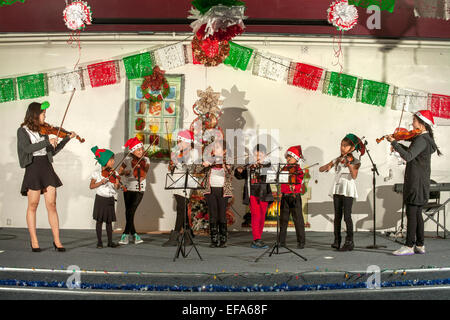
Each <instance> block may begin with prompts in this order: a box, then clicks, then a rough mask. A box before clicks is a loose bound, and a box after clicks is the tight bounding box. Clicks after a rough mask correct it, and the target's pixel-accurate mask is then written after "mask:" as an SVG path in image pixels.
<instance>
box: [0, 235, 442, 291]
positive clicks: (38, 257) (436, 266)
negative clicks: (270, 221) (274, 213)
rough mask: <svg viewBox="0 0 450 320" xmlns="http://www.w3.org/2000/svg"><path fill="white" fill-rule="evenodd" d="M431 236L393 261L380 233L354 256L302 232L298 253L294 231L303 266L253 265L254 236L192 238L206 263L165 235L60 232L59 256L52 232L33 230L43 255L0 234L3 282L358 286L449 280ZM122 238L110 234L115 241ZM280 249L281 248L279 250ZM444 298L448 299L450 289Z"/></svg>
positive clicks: (280, 258)
mask: <svg viewBox="0 0 450 320" xmlns="http://www.w3.org/2000/svg"><path fill="white" fill-rule="evenodd" d="M344 234H345V233H344ZM433 235H434V234H433V233H430V234H429V236H430V237H427V238H426V240H425V246H426V249H427V254H425V255H413V256H407V257H395V256H393V255H392V251H393V250H395V249H397V248H398V247H399V246H400V244H399V243H396V242H394V240H393V239H391V238H387V237H386V236H382V235H378V236H377V244H378V245H385V246H386V248H383V249H377V250H371V249H367V248H366V246H368V245H371V244H373V236H372V234H371V233H361V232H359V233H355V245H356V248H355V250H354V251H352V252H337V251H334V250H332V248H331V247H330V244H331V242H332V240H333V235H332V233H326V232H307V233H306V248H305V249H303V250H297V249H296V242H295V234H294V233H293V232H289V234H288V247H291V248H292V249H293V250H295V251H296V252H298V253H299V254H300V255H302V256H304V257H305V258H307V261H304V260H302V259H301V258H299V257H298V256H296V255H294V254H292V253H284V254H274V255H272V256H271V257H269V256H268V254H267V255H265V256H264V257H263V258H262V259H261V260H259V261H258V262H255V259H256V258H257V257H258V256H259V255H260V254H262V253H263V252H264V251H265V250H262V249H252V248H251V247H250V243H251V233H249V232H231V233H230V234H229V243H228V247H226V248H209V239H208V238H207V237H205V236H196V237H195V238H194V241H195V243H196V244H197V248H198V250H199V252H200V255H201V256H202V258H203V261H201V260H200V259H199V257H198V255H197V254H196V252H195V250H192V251H191V252H190V254H189V256H188V257H187V258H183V257H181V256H180V258H178V259H177V260H176V261H175V262H174V261H173V258H174V255H175V251H176V247H162V246H161V244H162V243H163V242H165V241H166V240H167V239H168V235H166V234H143V235H141V236H142V239H143V240H144V243H142V244H139V245H134V244H129V245H125V246H120V247H118V248H114V249H113V248H104V249H97V248H96V242H97V241H96V235H95V231H94V230H61V238H62V239H63V244H64V246H65V247H66V249H67V251H66V252H64V253H58V252H55V251H54V250H53V248H52V237H51V231H50V230H38V237H39V241H40V246H41V249H43V251H42V252H40V253H32V252H31V249H30V247H29V235H28V230H27V229H10V228H3V229H0V280H6V279H18V280H23V281H49V282H50V281H64V282H65V281H66V279H67V277H68V276H67V271H66V270H67V268H68V267H69V266H78V267H79V269H80V271H81V276H82V280H81V281H82V282H83V283H84V282H86V283H91V284H95V283H103V284H105V283H113V284H130V283H132V284H152V285H167V286H173V285H185V286H196V285H200V286H201V285H223V286H225V285H226V286H231V285H234V286H241V287H242V286H254V285H269V286H273V285H277V284H281V283H288V284H291V285H304V284H308V285H313V284H336V283H360V282H361V281H365V279H367V276H368V275H370V274H366V270H367V268H368V266H371V265H376V266H378V267H379V268H380V270H381V281H413V280H430V281H431V280H434V279H450V239H441V238H434V237H431V236H433ZM104 237H106V234H105V235H104ZM119 237H120V235H118V234H114V238H115V240H116V241H118V240H119ZM263 240H264V241H265V242H266V243H267V244H271V243H273V242H274V241H275V234H274V233H264V234H263ZM399 240H400V241H402V240H403V239H399ZM104 242H105V240H104ZM280 252H286V250H285V249H283V248H281V249H280ZM72 268H73V267H72ZM431 284H433V283H430V285H431ZM0 291H1V290H0ZM341 291H342V290H341ZM0 296H1V294H0ZM280 297H281V296H280ZM443 297H445V298H446V299H450V290H446V291H445V295H444V296H443ZM253 298H254V297H253Z"/></svg>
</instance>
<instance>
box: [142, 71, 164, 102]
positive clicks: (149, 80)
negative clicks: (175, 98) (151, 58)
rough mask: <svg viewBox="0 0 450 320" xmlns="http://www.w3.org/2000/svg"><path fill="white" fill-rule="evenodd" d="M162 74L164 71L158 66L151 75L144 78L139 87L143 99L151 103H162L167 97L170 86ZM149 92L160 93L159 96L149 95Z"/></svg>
mask: <svg viewBox="0 0 450 320" xmlns="http://www.w3.org/2000/svg"><path fill="white" fill-rule="evenodd" d="M164 73H165V71H164V70H161V69H160V68H159V67H158V66H155V67H154V68H153V71H152V74H151V75H149V76H146V77H144V81H143V82H142V85H141V89H142V93H143V94H144V98H145V99H147V100H148V101H150V102H152V103H153V102H159V101H162V100H163V99H165V98H166V97H167V96H168V95H169V92H170V86H169V82H168V81H167V79H166V77H165V76H164ZM149 90H151V91H160V94H158V95H154V94H151V93H150V92H149Z"/></svg>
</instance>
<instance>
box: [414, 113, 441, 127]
mask: <svg viewBox="0 0 450 320" xmlns="http://www.w3.org/2000/svg"><path fill="white" fill-rule="evenodd" d="M414 115H415V116H416V117H417V118H419V119H420V120H422V121H423V122H425V123H426V124H428V125H429V126H431V127H433V128H434V127H435V126H436V125H435V124H434V118H433V114H432V113H431V111H430V110H419V111H417V112H416V113H415V114H414Z"/></svg>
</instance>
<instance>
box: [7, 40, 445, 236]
mask: <svg viewBox="0 0 450 320" xmlns="http://www.w3.org/2000/svg"><path fill="white" fill-rule="evenodd" d="M33 36H34V35H29V39H28V38H26V37H25V38H23V39H24V40H20V39H19V40H18V39H17V38H16V39H15V40H14V41H11V39H9V38H8V37H6V38H2V40H1V41H0V77H1V78H4V77H8V76H12V75H14V76H17V75H21V74H31V73H37V72H41V71H48V70H50V69H55V68H58V67H66V68H68V69H70V68H73V65H74V64H75V62H76V60H77V55H78V51H77V49H73V48H70V47H69V46H68V45H67V44H66V43H65V42H64V41H61V40H58V41H51V40H50V41H46V40H45V35H44V36H41V37H40V38H39V40H33ZM83 37H84V36H83V35H82V37H81V40H82V57H81V63H84V62H92V61H100V60H108V59H111V58H114V57H118V56H127V55H130V53H133V52H138V51H139V50H143V49H145V48H151V47H153V46H155V45H156V44H168V43H171V42H174V41H175V40H176V39H182V38H183V37H179V38H178V37H174V38H173V39H172V38H171V37H168V36H167V37H162V38H163V41H159V42H158V43H155V42H154V40H155V39H156V37H155V39H153V38H152V36H143V37H145V38H142V37H137V36H134V37H133V36H130V38H127V36H126V35H105V36H101V35H99V36H97V38H96V41H83V39H84V38H83ZM111 38H114V39H116V40H115V41H111ZM30 39H31V40H30ZM43 39H44V40H43ZM49 39H51V37H50V36H49ZM142 39H144V40H145V41H142ZM158 39H161V37H160V38H158ZM280 41H282V42H280ZM236 42H238V43H242V44H244V45H249V46H252V47H254V48H256V49H259V50H262V51H267V52H271V53H274V54H279V55H282V56H285V57H289V58H291V59H293V60H294V61H298V62H304V63H309V64H314V65H318V66H321V67H324V68H326V69H329V70H332V71H339V69H338V67H336V66H334V65H333V62H334V56H333V55H334V52H333V41H332V38H327V39H323V38H321V39H314V38H301V37H288V38H281V37H280V38H263V37H260V38H257V37H245V36H243V37H240V38H238V39H236ZM383 47H384V48H386V47H388V49H384V50H383V49H382V48H383ZM343 49H344V57H345V59H344V72H345V73H350V74H352V75H356V76H359V77H362V78H367V79H371V80H375V81H383V82H388V83H390V84H393V85H397V86H399V87H403V88H413V89H419V90H424V91H428V92H432V93H440V94H447V95H450V78H449V74H450V45H448V44H445V43H438V42H427V43H426V44H424V43H420V42H401V43H399V44H395V43H393V42H392V41H391V42H389V41H388V42H386V43H378V44H377V43H376V42H375V41H363V40H358V41H356V40H350V41H346V42H345V43H344V47H343ZM205 69H206V68H205V67H203V66H198V65H186V66H184V67H180V68H177V69H173V70H168V71H167V73H169V74H170V73H174V74H184V75H185V90H184V91H185V96H184V107H185V109H186V112H187V118H185V119H184V120H185V121H186V125H187V124H189V123H190V121H192V119H193V118H194V115H193V113H192V108H191V107H192V104H193V103H194V102H195V101H196V99H197V96H196V91H197V89H202V90H204V89H205V88H206V87H207V86H208V85H211V86H212V87H213V89H214V90H215V91H221V92H222V93H223V97H222V99H225V103H224V107H225V108H226V109H228V110H226V111H225V113H224V116H223V119H222V124H224V126H225V127H226V126H228V127H242V126H243V127H244V128H250V129H258V130H263V129H268V130H270V129H279V130H280V131H279V132H280V135H279V138H280V144H281V145H282V146H283V150H282V154H283V153H284V151H285V150H286V149H287V148H288V147H289V146H291V145H296V144H301V146H302V148H303V150H304V154H305V157H306V158H307V160H308V163H309V164H311V163H314V162H319V163H320V164H323V163H325V162H328V161H330V160H331V159H332V158H334V157H336V156H338V155H339V145H340V141H341V139H342V138H343V137H344V136H345V134H347V133H349V132H353V133H355V134H357V135H359V136H365V137H366V138H367V140H368V141H369V150H370V152H371V154H372V157H373V159H374V161H375V162H376V163H377V164H378V169H379V172H380V176H379V177H377V186H378V187H377V190H376V197H377V221H378V223H377V228H380V229H388V228H393V227H395V226H396V225H397V224H398V223H399V220H400V209H401V197H400V195H397V194H395V193H394V192H393V191H392V185H393V184H394V183H398V182H402V181H403V170H404V167H403V166H399V165H398V164H397V159H396V158H394V157H392V156H390V155H389V153H390V150H389V144H388V143H386V142H383V143H380V144H379V145H377V144H376V143H375V139H376V138H378V137H380V136H382V135H384V134H387V133H389V132H392V130H393V129H394V128H395V127H396V126H397V125H398V121H399V118H400V112H399V111H394V110H391V108H390V104H388V105H387V106H386V107H384V108H383V107H375V106H371V105H366V104H362V103H356V102H355V101H354V100H349V99H340V98H336V97H332V96H326V95H323V94H321V93H319V92H308V91H306V90H303V89H301V88H297V87H292V86H288V85H287V84H285V83H277V82H274V81H271V80H267V79H264V78H259V77H256V76H253V75H252V73H251V71H246V72H243V71H240V70H239V71H237V70H233V69H232V68H230V67H228V66H224V65H221V66H219V67H216V68H207V70H205ZM125 86H126V77H123V78H122V81H121V82H120V84H116V85H112V86H106V87H101V88H91V87H90V86H87V88H86V90H84V91H78V92H76V93H75V96H74V99H73V101H72V104H71V107H70V109H69V112H68V115H67V118H66V121H65V124H64V128H66V129H68V130H74V131H76V132H77V133H78V134H79V135H80V136H82V137H84V138H85V139H86V142H85V143H84V144H80V143H79V142H78V141H76V140H73V141H71V142H70V143H69V144H68V145H67V146H66V148H65V149H64V150H63V151H61V153H60V154H58V155H57V156H56V157H55V161H54V164H53V165H54V168H55V170H56V172H57V174H58V175H59V177H60V179H61V180H62V182H63V184H64V185H63V186H62V187H61V188H59V189H58V200H57V206H58V212H59V217H60V225H61V228H63V229H91V228H94V226H95V223H94V221H93V220H92V208H93V202H94V196H95V193H94V191H91V190H89V187H88V186H89V176H90V174H91V172H92V171H93V170H94V169H96V166H95V161H94V157H93V154H92V153H91V151H90V148H91V147H92V146H94V145H98V146H99V147H102V148H110V149H112V150H113V151H114V152H117V153H119V152H122V149H121V146H122V145H123V142H124V131H125V107H126V101H125V96H126V93H125ZM69 96H70V94H69V93H67V94H64V95H61V94H57V93H54V92H50V96H48V97H44V98H40V99H36V101H40V102H41V101H44V100H48V101H49V102H50V104H51V107H50V109H49V110H48V111H47V122H49V123H51V124H54V125H59V123H60V121H61V119H62V116H63V113H64V109H65V107H66V105H67V102H68V99H69ZM30 102H31V101H30V100H25V101H15V102H10V103H2V104H0V134H1V137H2V139H1V146H2V157H0V166H1V168H2V170H0V181H1V182H2V183H1V186H0V227H21V228H23V227H26V220H25V214H26V207H27V201H26V198H25V197H22V196H21V195H20V192H19V191H20V186H21V183H22V178H23V173H24V170H23V169H21V168H20V167H19V164H18V160H17V152H16V130H17V128H18V127H19V125H20V123H21V122H22V121H23V118H24V115H25V111H26V108H27V106H28V104H29V103H30ZM388 103H389V102H388ZM237 120H239V121H241V122H239V124H237V122H236V121H237ZM408 123H411V116H410V115H408V114H407V115H405V121H404V124H408ZM449 136H450V126H440V127H438V128H437V130H436V133H435V138H436V141H437V144H438V146H439V147H440V148H441V151H442V152H443V153H444V156H442V157H437V156H436V155H435V156H433V158H432V179H434V180H436V181H439V182H450V147H449V144H450V139H449ZM370 169H371V166H370V162H369V159H368V158H367V157H363V160H362V167H361V170H360V172H359V177H358V179H357V185H358V193H359V199H358V200H357V202H356V203H355V204H354V206H353V214H354V223H355V225H356V229H357V230H369V229H371V227H372V217H373V214H372V195H373V194H372V173H371V170H370ZM390 169H391V170H392V172H393V178H392V179H390V180H388V181H384V180H385V179H384V178H385V177H387V176H388V174H389V170H390ZM166 172H167V164H166V163H153V164H152V166H151V170H150V174H149V177H148V178H147V179H148V189H149V190H148V191H147V192H146V193H145V196H144V200H143V203H142V204H141V206H140V207H139V209H138V212H137V214H136V220H135V221H136V226H137V229H138V231H155V230H170V229H171V228H173V225H174V221H175V207H174V203H173V200H172V197H171V193H170V192H166V191H165V190H164V181H165V173H166ZM332 181H333V174H331V173H328V174H326V173H321V174H319V173H318V170H317V169H316V170H312V179H311V181H310V187H311V191H312V193H311V196H312V198H311V200H310V202H309V222H310V223H311V229H310V230H313V231H332V230H333V225H332V219H333V206H332V199H331V198H330V197H329V196H328V191H329V189H330V186H331V184H332ZM235 186H236V189H235V196H236V199H235V205H234V208H235V209H236V210H237V211H238V213H239V214H240V215H241V216H243V215H244V212H243V207H242V206H241V205H240V202H241V195H242V189H241V188H242V182H235ZM445 196H447V197H448V196H449V195H448V193H445V194H443V197H445ZM117 216H118V221H117V223H116V226H115V227H116V228H121V227H124V220H125V219H124V203H123V199H122V195H120V196H119V199H118V202H117ZM236 218H237V219H236V223H235V225H234V226H233V228H232V229H240V225H241V222H242V219H241V217H239V216H236ZM37 220H38V221H37V226H38V228H48V227H49V225H48V220H47V216H46V210H45V205H44V201H43V198H42V199H41V204H40V206H39V209H38V219H37ZM426 228H427V229H428V230H435V225H434V224H430V223H427V225H426Z"/></svg>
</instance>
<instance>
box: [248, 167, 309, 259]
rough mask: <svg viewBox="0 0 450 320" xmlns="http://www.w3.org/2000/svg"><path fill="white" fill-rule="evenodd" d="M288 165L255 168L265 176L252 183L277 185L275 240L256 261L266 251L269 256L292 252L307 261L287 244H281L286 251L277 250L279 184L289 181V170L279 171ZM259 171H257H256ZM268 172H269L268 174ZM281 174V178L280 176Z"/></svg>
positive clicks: (278, 241)
mask: <svg viewBox="0 0 450 320" xmlns="http://www.w3.org/2000/svg"><path fill="white" fill-rule="evenodd" d="M286 165H289V164H286V163H284V164H282V163H279V164H278V168H277V169H276V171H271V170H268V169H267V168H262V169H257V170H255V171H257V172H256V173H257V174H259V176H265V179H261V181H259V182H257V183H253V184H270V185H272V184H274V185H276V186H277V199H279V200H277V237H276V240H275V243H274V244H272V246H270V247H269V248H268V249H267V250H266V251H264V252H263V253H262V254H261V255H260V256H259V257H258V258H256V260H255V262H258V261H259V260H260V259H261V258H262V257H263V256H264V255H265V254H266V253H268V252H269V251H270V254H269V257H271V256H272V254H274V252H275V253H276V254H282V253H289V252H291V253H293V254H295V255H296V256H299V257H300V258H302V259H303V260H305V261H307V260H308V259H306V258H305V257H303V256H302V255H300V254H298V253H297V252H295V251H294V250H292V249H291V248H288V247H287V246H283V248H285V249H286V250H288V252H279V248H280V247H281V245H280V237H279V228H280V206H281V197H280V185H281V184H282V183H288V181H289V171H281V170H282V169H283V168H284V166H286ZM261 170H264V171H266V174H262V173H261ZM258 171H259V172H258ZM269 172H270V174H269ZM296 174H299V173H296ZM280 176H281V178H280ZM251 178H252V172H251V171H250V184H252V183H251V181H252V179H251Z"/></svg>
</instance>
